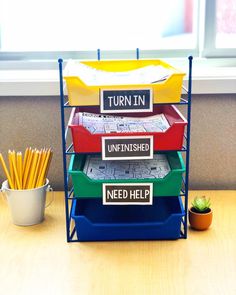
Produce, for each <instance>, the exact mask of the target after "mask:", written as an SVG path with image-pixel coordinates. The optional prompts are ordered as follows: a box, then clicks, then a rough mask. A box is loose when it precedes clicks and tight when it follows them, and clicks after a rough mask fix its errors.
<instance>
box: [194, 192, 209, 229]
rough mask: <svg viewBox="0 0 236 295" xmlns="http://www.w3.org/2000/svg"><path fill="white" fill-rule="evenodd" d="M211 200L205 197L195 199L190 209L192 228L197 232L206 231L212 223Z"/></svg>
mask: <svg viewBox="0 0 236 295" xmlns="http://www.w3.org/2000/svg"><path fill="white" fill-rule="evenodd" d="M210 206H211V203H210V199H207V198H206V197H205V196H201V197H195V198H194V200H193V202H192V207H191V208H190V209H189V223H190V226H191V227H192V228H194V229H196V230H206V229H208V227H209V226H210V225H211V222H212V210H211V208H210Z"/></svg>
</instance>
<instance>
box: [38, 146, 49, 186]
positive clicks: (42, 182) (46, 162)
mask: <svg viewBox="0 0 236 295" xmlns="http://www.w3.org/2000/svg"><path fill="white" fill-rule="evenodd" d="M50 153H51V151H50V149H49V150H48V151H47V153H46V158H45V161H44V164H43V168H42V171H41V175H40V177H39V180H38V183H37V185H38V186H42V185H44V178H45V177H44V176H45V172H46V169H47V164H48V160H49V157H50Z"/></svg>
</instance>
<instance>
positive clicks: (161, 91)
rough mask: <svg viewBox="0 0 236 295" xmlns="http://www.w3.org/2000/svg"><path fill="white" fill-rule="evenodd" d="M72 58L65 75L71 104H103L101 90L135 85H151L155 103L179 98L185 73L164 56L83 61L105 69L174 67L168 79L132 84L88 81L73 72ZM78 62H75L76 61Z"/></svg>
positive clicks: (125, 70)
mask: <svg viewBox="0 0 236 295" xmlns="http://www.w3.org/2000/svg"><path fill="white" fill-rule="evenodd" d="M76 62H78V61H70V62H68V64H67V65H66V68H65V70H64V77H63V78H64V79H65V81H66V85H67V92H68V100H69V105H72V106H92V105H100V90H102V89H106V90H131V89H145V88H148V89H151V90H152V94H153V104H156V103H174V102H179V101H180V97H181V89H182V83H183V77H184V75H185V73H183V72H181V71H179V70H177V69H175V68H174V67H172V66H170V65H169V64H167V63H165V62H164V61H162V60H157V59H155V60H112V61H83V62H80V63H81V64H84V65H87V66H89V67H92V68H93V69H94V70H102V71H105V72H113V73H114V72H115V73H116V72H117V73H119V72H128V71H131V70H137V69H140V68H143V67H146V66H157V65H160V66H162V67H164V68H165V69H167V70H170V71H171V75H170V76H169V77H168V78H167V79H166V80H164V81H162V82H158V83H151V84H141V85H140V84H139V85H135V84H130V85H96V86H93V85H92V86H91V85H86V84H85V83H84V82H83V81H82V79H81V78H80V77H78V76H76V75H75V73H74V72H73V74H72V75H71V73H70V67H71V63H75V64H76ZM75 64H74V65H75Z"/></svg>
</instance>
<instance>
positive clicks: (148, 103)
mask: <svg viewBox="0 0 236 295" xmlns="http://www.w3.org/2000/svg"><path fill="white" fill-rule="evenodd" d="M152 109H153V105H152V89H136V90H135V89H132V90H104V89H101V90H100V112H101V113H118V112H122V113H127V112H128V113H131V112H152Z"/></svg>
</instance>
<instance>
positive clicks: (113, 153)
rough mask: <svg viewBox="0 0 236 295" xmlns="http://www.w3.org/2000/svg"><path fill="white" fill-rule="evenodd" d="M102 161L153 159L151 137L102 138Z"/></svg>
mask: <svg viewBox="0 0 236 295" xmlns="http://www.w3.org/2000/svg"><path fill="white" fill-rule="evenodd" d="M102 159H103V160H137V159H138V160H141V159H153V137H152V136H145V135H144V136H108V137H102Z"/></svg>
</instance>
